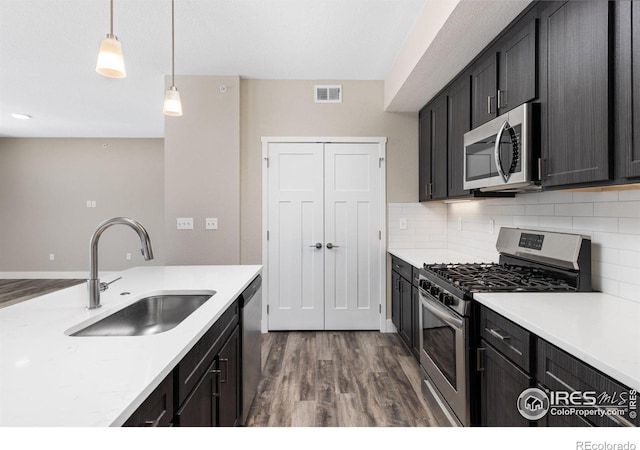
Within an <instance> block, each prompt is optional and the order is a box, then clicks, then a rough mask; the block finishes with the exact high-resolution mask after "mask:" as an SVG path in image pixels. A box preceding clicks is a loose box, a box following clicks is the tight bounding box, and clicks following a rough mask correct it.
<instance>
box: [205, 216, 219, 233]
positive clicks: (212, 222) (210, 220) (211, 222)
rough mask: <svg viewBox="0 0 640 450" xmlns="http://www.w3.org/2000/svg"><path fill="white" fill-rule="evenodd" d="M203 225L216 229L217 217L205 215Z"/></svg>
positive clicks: (209, 228) (208, 228)
mask: <svg viewBox="0 0 640 450" xmlns="http://www.w3.org/2000/svg"><path fill="white" fill-rule="evenodd" d="M204 227H205V229H207V230H217V229H218V219H217V218H215V217H207V218H206V219H204Z"/></svg>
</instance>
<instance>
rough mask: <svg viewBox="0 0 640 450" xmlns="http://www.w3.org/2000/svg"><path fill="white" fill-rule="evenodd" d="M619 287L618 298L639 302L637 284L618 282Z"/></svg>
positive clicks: (639, 294)
mask: <svg viewBox="0 0 640 450" xmlns="http://www.w3.org/2000/svg"><path fill="white" fill-rule="evenodd" d="M619 286H620V290H619V291H618V294H617V295H618V296H620V297H622V298H626V299H629V300H632V301H634V302H640V287H639V286H638V285H637V284H631V283H625V282H620V283H619Z"/></svg>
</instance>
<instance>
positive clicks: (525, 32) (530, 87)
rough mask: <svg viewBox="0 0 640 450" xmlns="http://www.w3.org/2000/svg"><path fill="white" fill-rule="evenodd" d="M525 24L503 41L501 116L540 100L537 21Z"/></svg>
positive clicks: (500, 94) (499, 107)
mask: <svg viewBox="0 0 640 450" xmlns="http://www.w3.org/2000/svg"><path fill="white" fill-rule="evenodd" d="M523 21H524V22H523V23H518V24H517V25H516V26H515V27H514V30H513V31H512V32H511V33H509V34H508V35H506V36H505V38H504V39H502V40H501V42H502V44H501V45H500V62H499V69H500V75H499V82H498V92H497V94H496V103H497V105H498V114H504V113H506V112H507V111H509V110H511V109H513V108H515V107H516V106H520V105H522V104H523V103H526V102H528V101H530V100H533V99H535V98H536V87H537V84H536V74H537V73H538V72H537V64H536V63H537V61H536V57H537V52H536V48H537V33H536V26H537V21H536V19H535V18H528V17H525V18H524V19H523Z"/></svg>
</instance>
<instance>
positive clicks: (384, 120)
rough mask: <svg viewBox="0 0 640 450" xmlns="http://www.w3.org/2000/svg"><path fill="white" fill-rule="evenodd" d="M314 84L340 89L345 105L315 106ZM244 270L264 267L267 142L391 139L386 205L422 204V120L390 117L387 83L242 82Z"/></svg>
mask: <svg viewBox="0 0 640 450" xmlns="http://www.w3.org/2000/svg"><path fill="white" fill-rule="evenodd" d="M314 84H341V85H342V89H343V102H342V103H339V104H320V103H315V102H314V98H313V86H314ZM241 86H242V90H241V127H240V129H241V140H240V142H241V146H240V154H241V163H240V168H241V174H242V176H241V187H242V196H241V206H242V209H241V217H242V249H241V254H242V257H241V261H242V263H243V264H261V263H262V244H261V223H262V143H261V141H260V138H261V137H262V136H329V137H333V136H354V137H363V136H382V137H387V138H388V141H387V161H386V169H387V201H388V202H415V201H417V200H418V189H417V186H418V115H417V114H416V113H385V112H384V110H383V97H384V82H382V81H335V80H334V81H330V82H324V81H318V80H316V81H313V80H251V79H243V80H241Z"/></svg>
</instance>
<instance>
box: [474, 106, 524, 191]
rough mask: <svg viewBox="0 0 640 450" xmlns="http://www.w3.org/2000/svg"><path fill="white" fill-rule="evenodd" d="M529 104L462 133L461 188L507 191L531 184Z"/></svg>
mask: <svg viewBox="0 0 640 450" xmlns="http://www.w3.org/2000/svg"><path fill="white" fill-rule="evenodd" d="M530 106H531V105H530V104H524V105H522V106H520V107H518V108H516V109H514V110H512V111H509V112H508V113H506V114H503V115H502V116H500V117H497V118H495V119H493V120H491V121H490V122H487V123H486V124H484V125H481V126H479V127H478V128H475V129H473V130H471V131H469V132H468V133H466V134H465V135H464V178H463V187H464V189H481V190H484V191H490V190H508V189H517V188H523V187H525V186H528V185H529V184H531V180H532V177H531V173H530V171H531V168H530V163H529V159H530V157H529V152H530V148H529V147H530V138H529V136H530V127H529V122H530V121H531V119H530V116H531V111H530Z"/></svg>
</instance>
